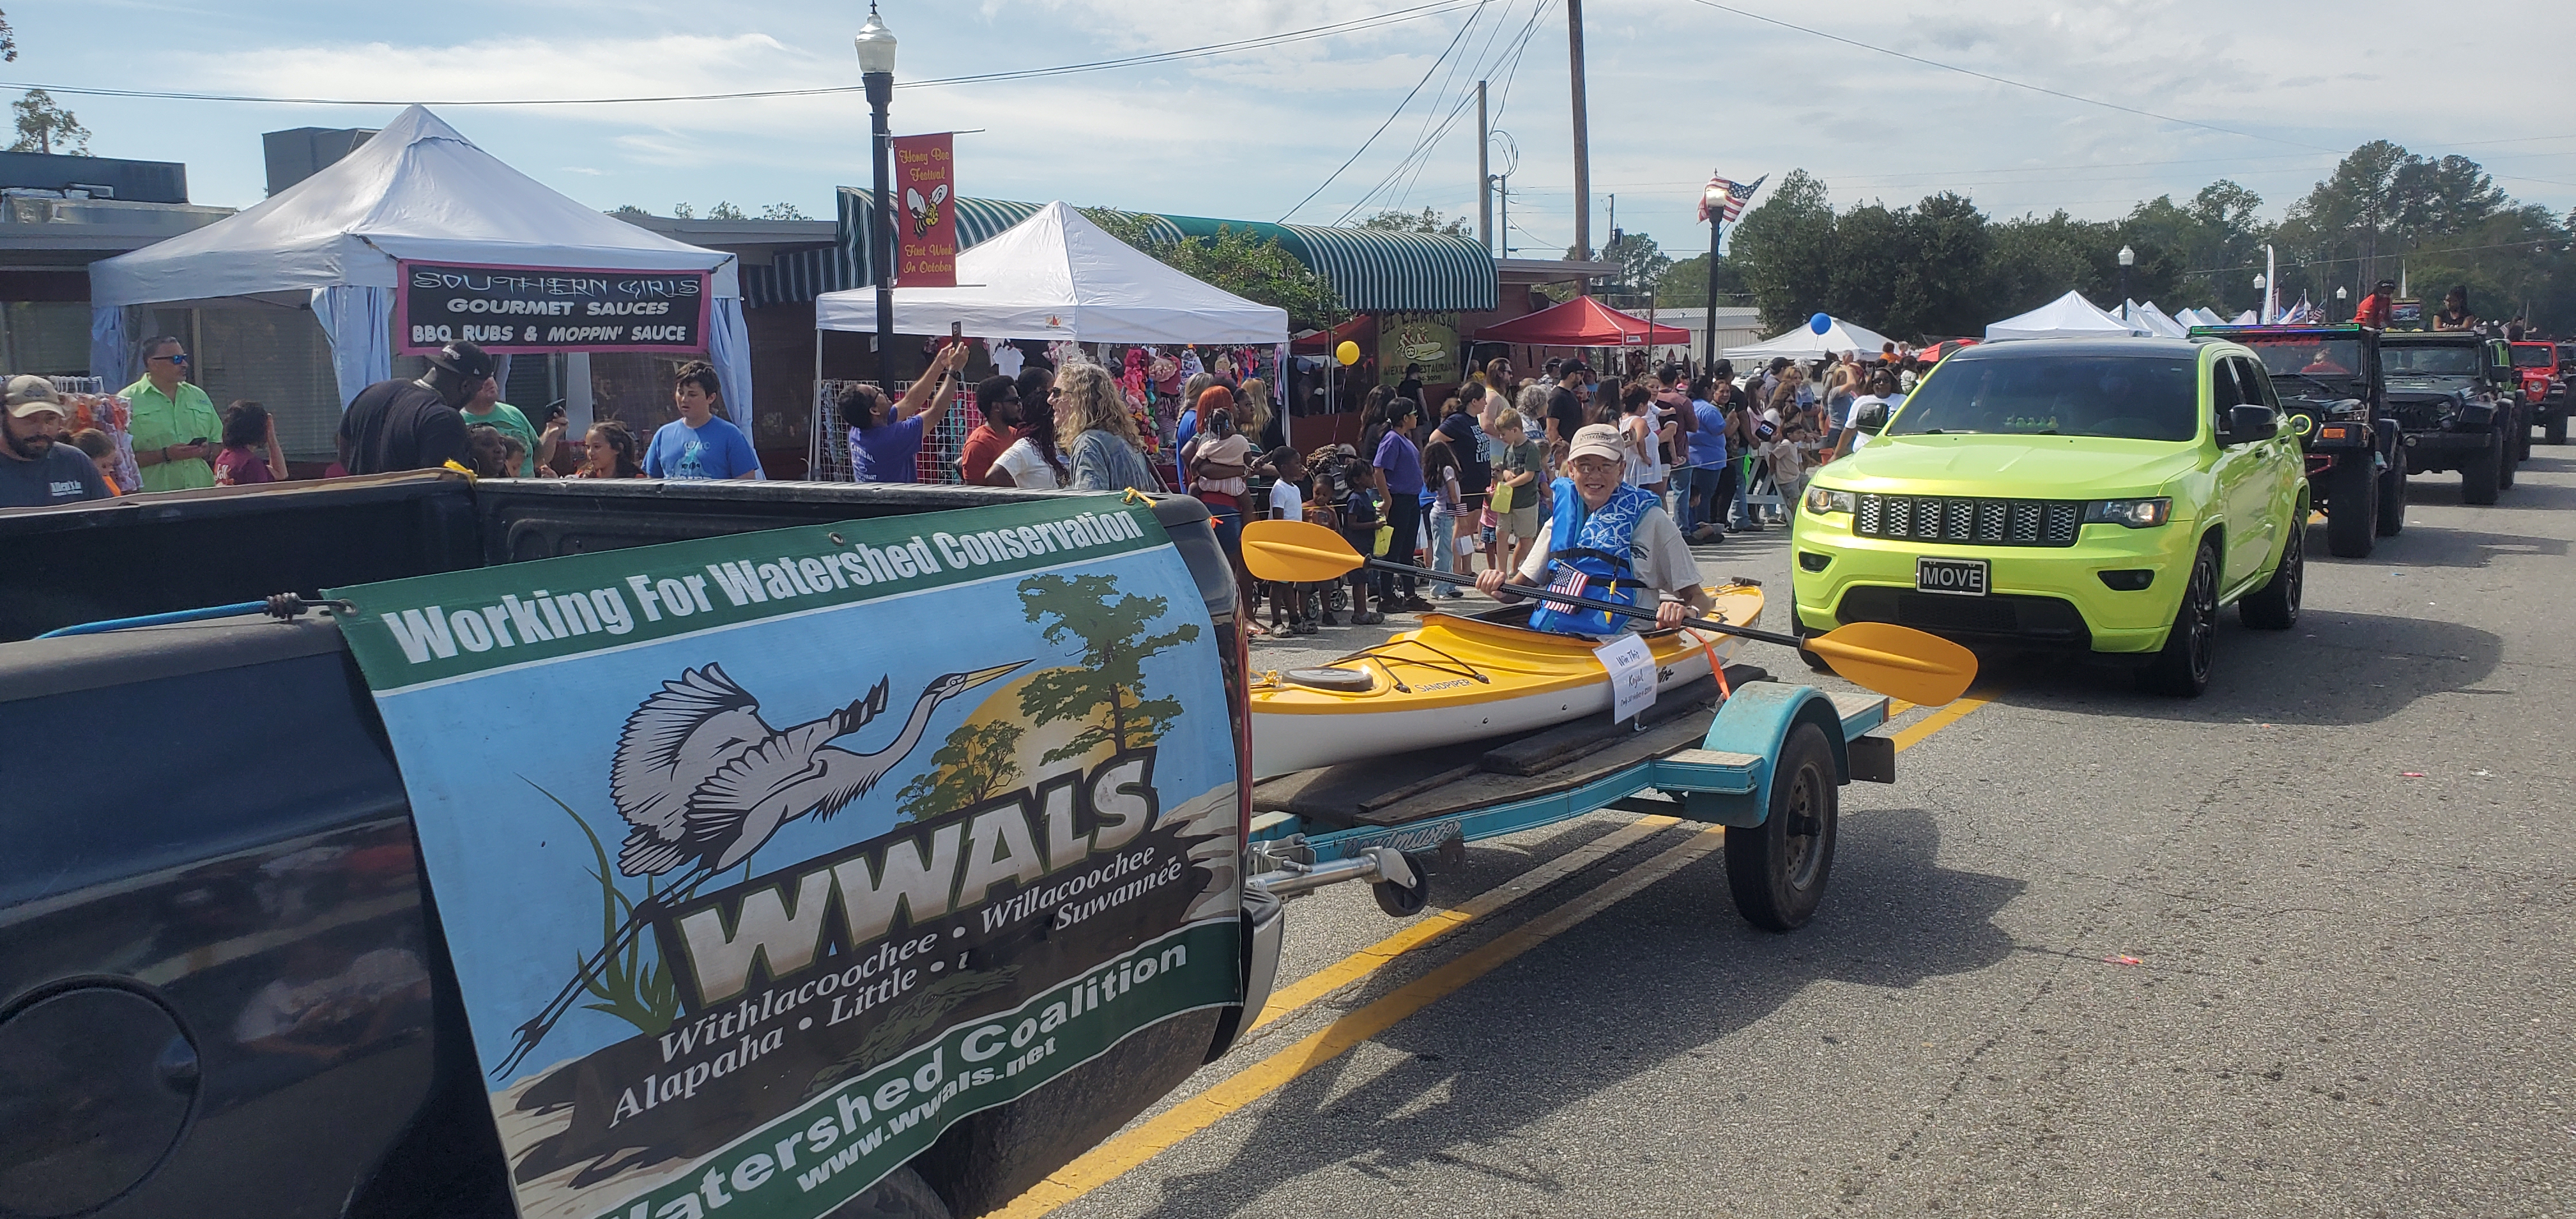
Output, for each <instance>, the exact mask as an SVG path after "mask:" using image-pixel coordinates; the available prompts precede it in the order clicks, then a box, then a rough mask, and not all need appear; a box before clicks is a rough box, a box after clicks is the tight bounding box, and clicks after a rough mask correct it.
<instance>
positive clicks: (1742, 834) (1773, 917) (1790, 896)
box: [1726, 723, 1842, 931]
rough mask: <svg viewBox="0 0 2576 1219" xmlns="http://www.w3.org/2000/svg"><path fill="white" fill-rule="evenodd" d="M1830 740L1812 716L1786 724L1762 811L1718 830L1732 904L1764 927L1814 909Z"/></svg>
mask: <svg viewBox="0 0 2576 1219" xmlns="http://www.w3.org/2000/svg"><path fill="white" fill-rule="evenodd" d="M1836 777H1837V776H1836V775H1835V773H1834V751H1833V746H1832V745H1830V744H1828V743H1827V742H1826V741H1825V733H1824V730H1823V729H1821V728H1818V727H1816V726H1815V725H1814V724H1812V723H1801V724H1799V725H1798V726H1797V727H1795V728H1792V729H1790V730H1789V739H1788V740H1787V741H1784V742H1782V743H1781V746H1780V760H1779V763H1778V764H1777V765H1776V766H1775V767H1773V769H1772V772H1771V808H1770V815H1769V816H1767V817H1764V818H1763V819H1762V824H1760V825H1757V826H1751V827H1745V826H1730V827H1728V829H1727V831H1726V882H1727V887H1728V888H1730V889H1732V890H1733V891H1734V894H1735V909H1736V911H1737V912H1738V913H1740V914H1742V915H1743V916H1744V920H1745V921H1746V922H1749V923H1751V924H1753V925H1754V926H1756V927H1760V928H1762V929H1763V930H1765V931H1795V930H1797V929H1798V928H1800V927H1803V926H1805V925H1806V923H1807V920H1808V919H1810V918H1812V917H1814V916H1815V913H1816V903H1817V902H1818V901H1820V900H1822V899H1823V898H1824V895H1825V878H1826V877H1827V876H1828V875H1829V874H1830V873H1831V872H1832V871H1833V865H1834V837H1835V834H1836V832H1837V826H1838V812H1839V809H1840V807H1841V795H1842V793H1841V787H1840V785H1839V784H1838V783H1836V782H1835V780H1836Z"/></svg>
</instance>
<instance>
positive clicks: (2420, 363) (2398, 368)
mask: <svg viewBox="0 0 2576 1219" xmlns="http://www.w3.org/2000/svg"><path fill="white" fill-rule="evenodd" d="M2379 371H2380V373H2381V374H2382V375H2385V376H2391V377H2403V376H2418V377H2474V376H2476V375H2478V349H2477V348H2475V347H2471V346H2468V345H2467V344H2454V345H2446V346H2441V347H2407V346H2389V345H2385V344H2383V345H2382V346H2381V347H2380V349H2379Z"/></svg>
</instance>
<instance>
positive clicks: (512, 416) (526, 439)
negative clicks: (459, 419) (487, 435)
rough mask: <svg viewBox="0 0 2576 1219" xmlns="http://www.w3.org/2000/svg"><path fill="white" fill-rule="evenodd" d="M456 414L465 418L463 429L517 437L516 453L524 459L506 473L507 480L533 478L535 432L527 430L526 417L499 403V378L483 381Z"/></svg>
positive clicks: (489, 378) (535, 468)
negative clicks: (521, 454)
mask: <svg viewBox="0 0 2576 1219" xmlns="http://www.w3.org/2000/svg"><path fill="white" fill-rule="evenodd" d="M457 413H458V414H461V415H463V416H465V426H467V427H469V428H478V427H487V428H491V429H493V430H495V431H498V432H499V433H501V434H502V435H504V436H516V437H518V438H519V451H520V452H522V453H524V454H526V456H525V457H524V458H522V459H521V460H520V463H519V468H518V469H515V470H512V471H510V476H511V477H512V478H535V477H536V476H537V456H538V454H537V430H536V429H535V428H532V427H529V426H528V417H527V416H526V415H524V414H521V413H520V412H519V408H517V407H515V406H512V405H510V404H509V403H507V402H503V401H502V400H501V381H500V379H499V378H497V377H485V378H483V384H482V385H480V386H478V387H476V389H475V390H474V397H473V398H472V399H471V400H469V401H467V402H466V404H465V405H464V406H463V407H461V408H459V409H458V411H457Z"/></svg>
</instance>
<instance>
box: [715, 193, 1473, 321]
mask: <svg viewBox="0 0 2576 1219" xmlns="http://www.w3.org/2000/svg"><path fill="white" fill-rule="evenodd" d="M872 201H873V196H872V194H871V192H869V191H866V190H861V189H859V188H856V187H848V186H845V187H842V188H841V191H840V240H839V241H838V242H836V243H835V244H833V245H832V246H830V247H828V248H825V249H819V250H804V251H799V252H797V253H793V254H784V255H781V256H779V258H778V260H777V261H776V262H775V263H773V264H772V265H770V266H767V267H744V268H743V269H742V274H743V285H742V294H743V303H744V304H745V305H746V306H749V307H752V308H758V307H760V306H763V305H775V304H784V303H788V302H793V301H809V300H812V299H814V298H815V297H816V296H819V295H821V294H822V293H825V292H835V291H839V290H841V289H844V288H858V287H864V286H866V285H868V284H872V283H875V282H876V278H875V276H874V275H872V274H871V273H870V272H869V263H868V251H869V250H870V249H872V248H873V247H872V246H871V245H870V243H869V240H868V238H869V234H870V233H871V232H873V231H874V223H875V219H874V218H875V213H874V209H873V208H872V207H871V203H872ZM952 206H954V207H955V208H956V209H957V238H958V246H959V248H961V249H965V248H971V247H973V246H975V245H977V244H979V243H981V242H984V241H986V240H989V239H990V238H992V236H993V235H994V234H996V233H1000V232H1001V231H1003V230H1004V229H1007V228H1010V227H1011V226H1012V225H1015V224H1018V223H1019V222H1021V221H1023V220H1026V219H1028V218H1029V217H1030V216H1033V215H1036V214H1037V212H1038V209H1039V208H1040V207H1041V206H1043V205H1042V204H1036V203H1018V202H1013V201H1009V200H1002V199H964V198H961V199H958V200H957V201H956V202H955V203H954V204H953V205H952ZM1124 214H1126V215H1132V216H1135V217H1136V218H1138V219H1141V220H1143V221H1144V222H1145V223H1146V224H1147V226H1148V227H1149V228H1150V229H1152V230H1153V233H1154V236H1155V237H1156V238H1157V239H1159V240H1162V241H1180V240H1182V239H1184V238H1189V237H1213V236H1215V235H1216V233H1217V231H1218V230H1219V229H1231V230H1233V231H1236V232H1249V233H1251V234H1253V235H1254V236H1256V237H1260V238H1265V239H1276V240H1277V241H1278V242H1279V244H1280V246H1281V248H1283V249H1285V250H1287V251H1288V254H1289V256H1290V257H1292V258H1295V259H1296V260H1297V261H1299V262H1301V263H1304V264H1305V265H1306V266H1307V267H1308V268H1310V269H1312V270H1314V271H1317V272H1320V273H1321V274H1322V275H1323V276H1324V278H1325V279H1326V280H1328V281H1330V282H1331V283H1332V285H1333V291H1334V292H1335V293H1336V294H1338V295H1339V296H1340V297H1341V299H1342V304H1343V306H1344V307H1346V308H1349V309H1353V310H1358V311H1361V312H1375V313H1481V312H1485V311H1488V310H1491V309H1493V308H1494V307H1495V303H1496V301H1497V300H1498V298H1499V296H1500V285H1499V281H1498V279H1497V277H1496V276H1495V273H1494V260H1493V257H1492V256H1491V255H1490V254H1487V253H1486V252H1485V249H1484V247H1482V246H1479V245H1477V244H1476V243H1475V242H1474V241H1472V240H1469V239H1467V238H1464V237H1447V236H1442V235H1440V234H1436V233H1400V232H1394V231H1391V230H1386V229H1364V228H1344V227H1333V228H1325V227H1321V226H1317V225H1308V224H1269V223H1264V222H1262V221H1257V220H1215V219H1210V218H1208V217H1204V216H1169V215H1160V214H1156V213H1152V212H1131V213H1124Z"/></svg>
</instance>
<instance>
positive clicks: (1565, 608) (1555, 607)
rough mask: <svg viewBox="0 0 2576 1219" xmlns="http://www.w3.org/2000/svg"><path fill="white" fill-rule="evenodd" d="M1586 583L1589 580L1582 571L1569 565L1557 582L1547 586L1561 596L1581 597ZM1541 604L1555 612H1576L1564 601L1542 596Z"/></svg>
mask: <svg viewBox="0 0 2576 1219" xmlns="http://www.w3.org/2000/svg"><path fill="white" fill-rule="evenodd" d="M1586 583H1589V580H1588V579H1587V578H1586V577H1585V576H1584V574H1583V573H1582V572H1580V571H1578V570H1576V569H1574V568H1571V567H1568V568H1566V569H1565V574H1564V575H1561V576H1558V577H1557V578H1556V583H1554V584H1550V585H1548V586H1547V591H1549V592H1552V593H1556V594H1559V595H1561V596H1567V597H1580V596H1582V595H1583V586H1584V585H1585V584H1586ZM1539 604H1540V605H1541V606H1542V607H1545V608H1546V609H1548V610H1549V611H1551V612H1554V613H1559V614H1570V613H1573V612H1574V607H1573V606H1571V605H1568V604H1566V603H1565V602H1563V601H1549V600H1546V599H1544V598H1542V599H1541V600H1540V601H1539Z"/></svg>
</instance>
